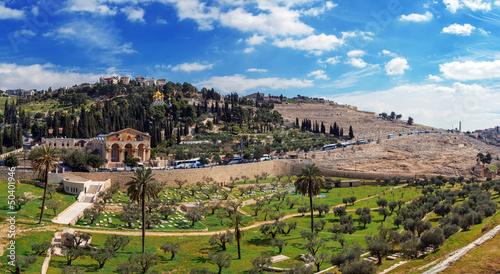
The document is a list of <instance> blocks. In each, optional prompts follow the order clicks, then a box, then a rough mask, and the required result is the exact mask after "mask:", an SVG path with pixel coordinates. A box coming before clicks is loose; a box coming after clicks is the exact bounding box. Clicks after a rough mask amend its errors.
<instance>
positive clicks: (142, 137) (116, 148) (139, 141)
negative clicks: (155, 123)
mask: <svg viewBox="0 0 500 274" xmlns="http://www.w3.org/2000/svg"><path fill="white" fill-rule="evenodd" d="M104 139H105V144H104V145H105V150H103V152H104V151H105V155H103V156H104V157H103V158H104V159H106V163H107V164H108V167H121V166H123V160H125V158H126V157H127V156H128V155H131V156H132V157H134V158H139V159H140V162H141V163H145V162H149V158H150V151H151V136H149V134H147V133H144V132H140V131H138V130H135V129H131V128H126V129H122V130H120V131H117V132H111V133H109V134H106V135H105V136H104Z"/></svg>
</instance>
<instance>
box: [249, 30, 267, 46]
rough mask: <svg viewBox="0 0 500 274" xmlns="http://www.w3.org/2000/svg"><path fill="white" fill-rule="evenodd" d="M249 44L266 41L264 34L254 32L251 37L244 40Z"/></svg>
mask: <svg viewBox="0 0 500 274" xmlns="http://www.w3.org/2000/svg"><path fill="white" fill-rule="evenodd" d="M245 41H246V42H247V44H249V45H260V44H262V43H264V42H265V41H266V37H265V36H259V35H258V34H257V33H255V34H254V35H253V36H252V37H250V38H248V39H246V40H245Z"/></svg>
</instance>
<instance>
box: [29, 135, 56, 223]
mask: <svg viewBox="0 0 500 274" xmlns="http://www.w3.org/2000/svg"><path fill="white" fill-rule="evenodd" d="M33 155H34V158H33V161H32V163H31V165H32V167H33V170H34V171H35V172H36V173H38V178H39V179H40V180H42V181H44V182H45V185H44V190H43V200H42V210H41V212H40V221H38V223H39V224H41V223H42V218H43V211H44V210H45V198H46V196H47V187H48V185H49V171H51V170H52V169H54V168H57V167H59V164H58V163H57V162H58V161H60V159H59V158H58V157H57V150H56V148H55V147H52V146H50V145H45V146H41V147H38V148H36V149H35V150H34V151H33Z"/></svg>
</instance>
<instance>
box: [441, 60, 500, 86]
mask: <svg viewBox="0 0 500 274" xmlns="http://www.w3.org/2000/svg"><path fill="white" fill-rule="evenodd" d="M439 70H440V71H441V73H443V77H445V78H447V79H455V80H459V81H470V80H483V79H493V78H499V77H500V60H495V61H492V62H488V61H483V62H474V61H466V62H450V63H444V64H441V65H439Z"/></svg>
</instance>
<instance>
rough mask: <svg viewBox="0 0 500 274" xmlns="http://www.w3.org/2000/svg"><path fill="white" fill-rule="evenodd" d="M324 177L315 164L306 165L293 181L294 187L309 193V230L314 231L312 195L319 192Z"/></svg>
mask: <svg viewBox="0 0 500 274" xmlns="http://www.w3.org/2000/svg"><path fill="white" fill-rule="evenodd" d="M324 182H325V179H324V177H323V174H321V172H320V171H319V168H318V167H317V166H316V165H315V164H309V165H306V166H305V167H304V168H303V169H302V172H301V173H300V175H299V178H298V179H297V180H296V181H295V189H296V190H297V192H299V193H300V194H302V195H306V194H307V195H309V206H310V210H311V232H314V215H313V211H314V210H313V196H314V195H318V194H320V193H321V189H322V188H324Z"/></svg>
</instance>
